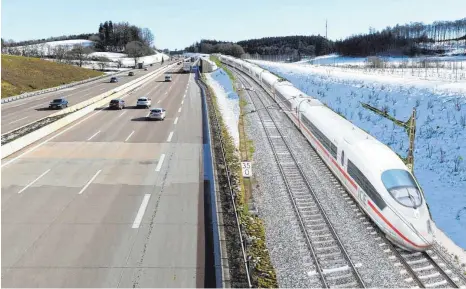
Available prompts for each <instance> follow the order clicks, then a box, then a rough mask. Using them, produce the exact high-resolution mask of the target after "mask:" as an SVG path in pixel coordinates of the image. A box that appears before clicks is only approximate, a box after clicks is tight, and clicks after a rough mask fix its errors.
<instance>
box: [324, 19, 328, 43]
mask: <svg viewBox="0 0 466 289" xmlns="http://www.w3.org/2000/svg"><path fill="white" fill-rule="evenodd" d="M325 39H327V40H328V38H327V19H325Z"/></svg>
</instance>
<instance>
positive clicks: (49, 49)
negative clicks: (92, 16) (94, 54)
mask: <svg viewBox="0 0 466 289" xmlns="http://www.w3.org/2000/svg"><path fill="white" fill-rule="evenodd" d="M74 45H82V46H85V47H93V46H94V42H93V41H91V40H86V39H71V40H61V41H51V42H44V43H40V44H32V45H26V46H16V47H14V48H16V49H18V50H20V51H23V50H25V49H34V48H35V49H37V50H38V51H40V52H41V53H42V54H53V50H54V49H55V48H56V47H57V46H65V47H67V48H69V49H71V48H73V46H74Z"/></svg>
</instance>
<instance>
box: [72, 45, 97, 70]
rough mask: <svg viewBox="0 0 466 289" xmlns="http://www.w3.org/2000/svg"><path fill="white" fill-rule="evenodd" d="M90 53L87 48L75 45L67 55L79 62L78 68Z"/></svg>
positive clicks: (89, 49)
mask: <svg viewBox="0 0 466 289" xmlns="http://www.w3.org/2000/svg"><path fill="white" fill-rule="evenodd" d="M91 52H92V49H91V48H89V47H85V46H82V45H80V44H77V45H75V46H73V49H71V51H70V52H69V55H70V56H71V57H72V58H73V59H75V60H78V61H79V62H78V63H79V67H82V66H83V61H84V60H86V58H87V55H88V54H89V53H91Z"/></svg>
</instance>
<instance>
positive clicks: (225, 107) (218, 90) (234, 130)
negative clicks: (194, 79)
mask: <svg viewBox="0 0 466 289" xmlns="http://www.w3.org/2000/svg"><path fill="white" fill-rule="evenodd" d="M205 76H206V78H207V83H208V84H209V85H210V86H211V87H212V89H213V90H214V92H215V95H216V96H217V104H218V107H219V110H220V112H221V114H222V117H223V121H224V123H225V125H226V127H227V129H228V132H229V133H230V135H231V136H232V138H233V141H234V143H235V145H236V147H237V148H239V131H238V122H239V114H240V108H239V96H238V94H236V92H234V90H233V86H232V83H231V80H230V78H229V77H228V74H226V72H225V71H224V70H223V69H221V68H220V69H217V70H215V71H214V72H212V73H206V74H205Z"/></svg>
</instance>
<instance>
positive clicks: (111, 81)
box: [110, 76, 118, 83]
mask: <svg viewBox="0 0 466 289" xmlns="http://www.w3.org/2000/svg"><path fill="white" fill-rule="evenodd" d="M114 82H118V78H116V77H115V76H114V77H112V78H110V83H114Z"/></svg>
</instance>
